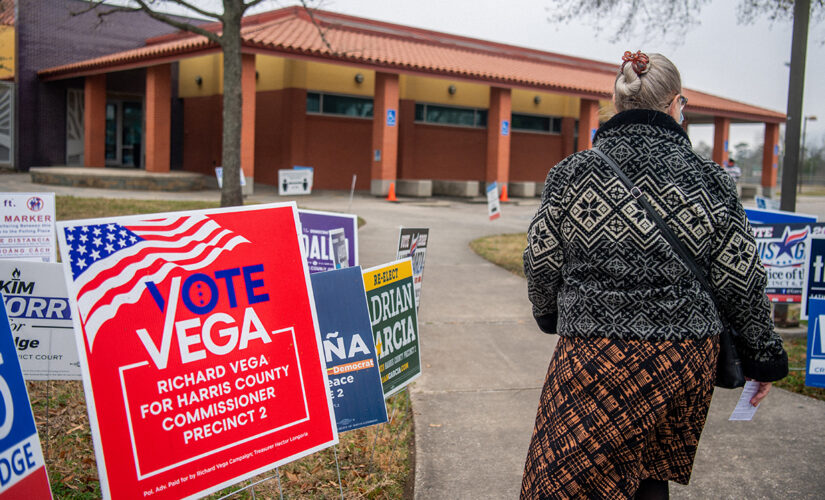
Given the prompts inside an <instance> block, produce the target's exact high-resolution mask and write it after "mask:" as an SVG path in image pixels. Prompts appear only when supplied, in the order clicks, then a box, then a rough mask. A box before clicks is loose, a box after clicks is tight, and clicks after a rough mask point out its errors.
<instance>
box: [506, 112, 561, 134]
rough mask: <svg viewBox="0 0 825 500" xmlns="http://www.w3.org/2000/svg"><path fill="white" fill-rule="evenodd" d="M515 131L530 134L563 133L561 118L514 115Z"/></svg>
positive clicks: (513, 125) (513, 126) (513, 124)
mask: <svg viewBox="0 0 825 500" xmlns="http://www.w3.org/2000/svg"><path fill="white" fill-rule="evenodd" d="M512 122H513V123H512V128H513V130H522V131H528V132H544V133H548V134H560V133H561V118H559V117H557V116H544V115H524V114H518V113H513V114H512Z"/></svg>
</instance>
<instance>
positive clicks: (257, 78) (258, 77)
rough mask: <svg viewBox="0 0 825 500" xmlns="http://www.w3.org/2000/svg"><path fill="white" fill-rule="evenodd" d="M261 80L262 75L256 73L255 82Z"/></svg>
mask: <svg viewBox="0 0 825 500" xmlns="http://www.w3.org/2000/svg"><path fill="white" fill-rule="evenodd" d="M260 78H261V74H260V73H258V72H257V71H256V72H255V80H259V79H260Z"/></svg>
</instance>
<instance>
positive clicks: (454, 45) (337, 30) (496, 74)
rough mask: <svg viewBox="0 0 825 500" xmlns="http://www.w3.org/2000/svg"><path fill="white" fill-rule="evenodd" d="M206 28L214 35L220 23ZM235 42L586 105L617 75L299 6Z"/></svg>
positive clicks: (157, 43) (731, 110) (109, 62)
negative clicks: (582, 100) (554, 95)
mask: <svg viewBox="0 0 825 500" xmlns="http://www.w3.org/2000/svg"><path fill="white" fill-rule="evenodd" d="M313 19H314V21H315V22H313ZM316 23H317V24H316ZM204 27H205V28H207V29H210V30H212V31H218V30H219V29H220V25H218V24H207V25H204ZM319 31H320V32H323V33H324V37H323V38H322V37H321V35H320V33H319ZM241 36H242V37H243V50H244V51H245V52H257V53H266V54H272V55H280V56H286V57H290V56H292V57H304V58H311V59H316V60H325V61H327V62H346V63H349V64H356V65H360V66H364V67H368V68H370V69H375V70H383V71H388V72H406V73H412V74H424V75H439V76H445V77H451V78H456V79H467V80H472V81H483V82H486V83H488V84H491V85H500V86H505V87H518V88H530V89H536V90H546V91H553V92H562V93H567V94H572V95H577V96H580V97H589V98H602V99H606V98H609V97H610V95H611V93H612V90H613V81H614V78H615V74H616V73H615V72H616V65H614V64H607V63H603V62H599V61H594V60H588V59H583V58H577V57H571V56H566V55H562V54H556V53H552V52H543V51H539V50H533V49H526V48H522V47H515V46H512V45H505V44H500V43H495V42H488V41H484V40H477V39H473V38H467V37H460V36H455V35H449V34H446V33H439V32H435V31H428V30H423V29H418V28H411V27H407V26H401V25H397V24H390V23H384V22H379V21H372V20H368V19H363V18H358V17H352V16H346V15H342V14H334V13H330V12H324V11H313V16H312V18H310V16H309V14H308V13H307V12H306V11H304V10H303V9H302V8H300V7H287V8H284V9H279V10H276V11H272V12H266V13H263V14H258V15H255V16H249V17H247V18H245V19H244V22H243V26H242V28H241ZM324 39H326V42H327V43H328V44H329V45H327V43H325V42H324ZM330 47H331V49H330ZM217 50H219V47H218V45H217V44H215V43H213V42H210V41H209V40H207V39H206V38H205V37H203V36H196V35H191V34H188V33H182V32H179V33H173V34H170V35H164V36H161V37H156V38H152V39H149V40H147V45H146V46H145V47H141V48H137V49H133V50H128V51H124V52H118V53H116V54H110V55H107V56H103V57H99V58H95V59H90V60H87V61H80V62H76V63H72V64H67V65H63V66H58V67H55V68H48V69H43V70H41V71H39V72H38V75H39V76H40V77H41V78H42V79H47V80H51V79H60V78H69V77H74V76H82V75H85V74H92V73H101V72H107V71H117V70H122V69H127V68H131V67H141V66H149V65H152V64H157V63H159V62H160V61H169V60H175V59H180V58H182V57H185V56H187V55H189V54H194V53H202V52H204V51H217ZM684 93H685V95H686V96H687V97H688V99H689V101H690V102H689V104H688V108H687V111H688V112H689V113H690V112H692V113H698V114H710V115H718V116H727V117H730V118H732V119H734V120H743V121H768V122H781V121H784V119H785V116H784V114H782V113H779V112H776V111H771V110H768V109H764V108H760V107H756V106H751V105H749V104H744V103H740V102H736V101H732V100H730V99H725V98H722V97H717V96H713V95H710V94H706V93H702V92H698V91H693V90H689V89H685V91H684Z"/></svg>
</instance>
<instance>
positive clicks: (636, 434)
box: [521, 52, 788, 499]
mask: <svg viewBox="0 0 825 500" xmlns="http://www.w3.org/2000/svg"><path fill="white" fill-rule="evenodd" d="M613 100H614V104H615V107H616V111H617V114H616V115H615V116H614V117H613V118H611V119H610V120H609V121H608V122H607V123H605V124H604V125H602V126H601V127H600V128H599V130H598V131H597V132H596V135H595V137H594V147H595V148H598V149H599V150H600V151H601V152H602V153H604V154H605V155H607V157H609V158H611V159H612V160H613V161H615V162H616V163H617V164H618V166H619V167H620V169H621V170H622V171H623V172H624V174H625V175H626V176H627V177H629V178H630V180H631V181H632V182H633V183H634V184H635V185H636V187H638V188H639V190H640V191H641V192H642V193H644V195H645V196H647V198H648V200H649V201H650V203H651V204H652V205H653V207H654V208H655V209H656V211H657V212H658V213H659V215H660V216H661V217H662V219H664V221H665V223H666V224H667V226H668V227H669V228H670V229H671V230H672V231H673V232H674V233H675V234H676V236H677V237H678V239H679V240H680V241H681V242H682V243H683V244H684V245H685V246H686V247H687V248H688V251H689V252H690V254H691V256H692V258H693V260H694V261H695V262H696V264H697V265H698V267H699V268H700V269H702V270H704V273H705V275H706V276H708V278H709V281H710V282H711V286H712V288H713V294H714V295H715V298H716V300H717V301H718V303H719V307H718V308H717V306H716V305H715V303H714V299H713V297H711V295H710V293H708V292H707V291H705V289H703V288H702V286H701V285H700V283H699V281H698V280H697V279H696V277H695V275H694V274H693V273H692V272H691V271H690V270H689V268H688V267H686V265H685V263H684V261H683V260H682V259H681V258H680V257H679V255H678V254H677V253H676V252H675V251H674V250H673V247H672V246H671V245H670V244H669V243H668V241H667V240H666V239H665V238H664V237H663V234H662V232H661V231H660V230H659V228H658V227H657V225H656V224H655V223H654V221H653V219H652V218H651V216H649V215H648V212H647V211H646V210H645V208H644V207H643V206H642V205H641V204H639V202H638V200H636V197H637V196H639V193H637V192H633V193H631V192H630V191H629V190H628V188H627V187H625V185H624V184H623V183H622V181H621V180H620V178H619V177H618V176H617V174H615V173H614V171H613V170H612V169H611V167H610V166H609V164H608V163H607V162H606V161H605V160H603V159H602V158H601V157H600V156H599V154H597V152H595V151H592V150H588V151H582V152H579V153H576V154H574V155H572V156H569V157H568V158H566V159H565V160H563V161H562V162H561V163H559V164H558V165H556V166H555V167H553V168H552V169H551V170H550V173H549V174H548V176H547V182H546V184H545V187H544V193H543V196H542V203H541V207H540V208H539V210H538V212H537V213H536V216H535V217H534V218H533V221H532V222H531V224H530V229H529V231H528V235H527V239H528V242H527V248H526V250H525V251H524V270H525V273H526V275H527V283H528V293H529V297H530V301H531V302H532V304H533V315H534V316H535V318H536V321H537V322H538V325H539V327H540V328H541V329H542V330H543V331H544V332H547V333H557V334H559V336H560V338H559V341H558V345H557V347H556V351H555V353H554V355H553V359H552V360H551V362H550V367H549V369H548V372H547V378H546V380H545V383H544V388H543V390H542V395H541V400H540V404H539V410H538V415H537V416H536V424H535V428H534V431H533V438H532V441H531V443H530V449H529V452H528V455H527V463H526V466H525V470H524V478H523V482H522V492H521V496H522V498H523V499H545V498H547V499H549V498H668V481H675V482H677V483H680V484H687V483H688V481H689V480H690V473H691V469H692V467H693V459H694V455H695V453H696V446H697V444H698V442H699V436H700V434H701V432H702V427H703V426H704V424H705V418H706V416H707V412H708V407H709V405H710V399H711V396H712V394H713V383H714V377H715V371H716V358H717V354H718V351H719V333H720V331H721V330H722V318H724V320H725V321H727V322H729V323H730V324H731V325H732V326H733V327H734V329H735V330H736V331H737V332H738V334H739V336H738V337H737V338H736V345H737V348H738V351H739V355H740V357H741V358H742V363H743V367H744V372H745V375H746V377H748V378H751V379H753V380H756V381H759V382H760V387H759V391H758V393H757V394H756V395H755V396H754V398H753V399H752V400H751V403H752V404H754V405H756V404H758V403H759V401H761V400H762V399H763V398H764V397H765V396H766V395H767V393H768V391H769V390H770V387H771V382H772V381H775V380H779V379H781V378H783V377H784V376H785V375H786V374H787V371H788V359H787V354H786V353H785V350H784V349H783V347H782V340H781V338H780V337H779V336H778V335H777V334H776V332H774V328H773V322H772V320H771V316H770V303H769V301H768V298H767V296H766V295H765V282H766V280H765V272H764V270H763V268H762V263H761V262H760V260H759V256H758V255H757V250H756V244H755V243H754V238H753V235H752V233H751V231H750V227H749V225H748V222H747V219H746V217H745V212H744V210H743V208H742V205H741V204H740V202H739V200H738V197H737V194H736V186H735V185H734V183H733V181H732V180H731V178H730V176H729V175H728V174H727V173H725V171H724V170H723V169H722V168H721V167H719V165H717V164H715V163H713V162H711V161H709V160H705V159H703V158H701V157H699V156H698V155H697V154H696V153H694V151H693V148H692V147H691V144H690V140H689V139H688V136H687V134H686V133H685V131H684V129H683V128H682V127H681V126H680V123H681V122H682V120H683V116H682V109H683V108H684V106H685V104H686V103H687V99H686V98H685V97H684V96H683V95H682V84H681V77H680V75H679V71H678V70H677V69H676V67H675V66H674V65H673V63H671V62H670V61H669V60H668V59H667V58H665V57H664V56H662V55H659V54H650V56H649V57H648V55H646V54H643V53H641V52H637V53H636V54H631V53H630V52H627V53H625V56H624V57H623V63H622V66H621V68H620V70H619V73H618V75H617V77H616V81H615V87H614V96H613Z"/></svg>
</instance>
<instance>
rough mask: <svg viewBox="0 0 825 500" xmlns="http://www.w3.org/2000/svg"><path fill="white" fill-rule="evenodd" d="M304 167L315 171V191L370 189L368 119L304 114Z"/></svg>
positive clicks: (370, 158)
mask: <svg viewBox="0 0 825 500" xmlns="http://www.w3.org/2000/svg"><path fill="white" fill-rule="evenodd" d="M305 137H306V139H305V140H306V142H305V146H304V148H305V149H304V158H305V159H306V161H305V163H304V165H305V166H308V167H314V168H315V177H314V182H313V186H314V187H315V188H316V189H349V188H350V186H351V185H352V175H353V174H356V175H357V176H358V180H357V183H356V185H355V189H358V190H368V189H369V188H370V166H371V164H372V156H371V154H372V153H371V148H372V120H365V119H359V118H342V117H338V116H320V115H307V117H306V136H305Z"/></svg>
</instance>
